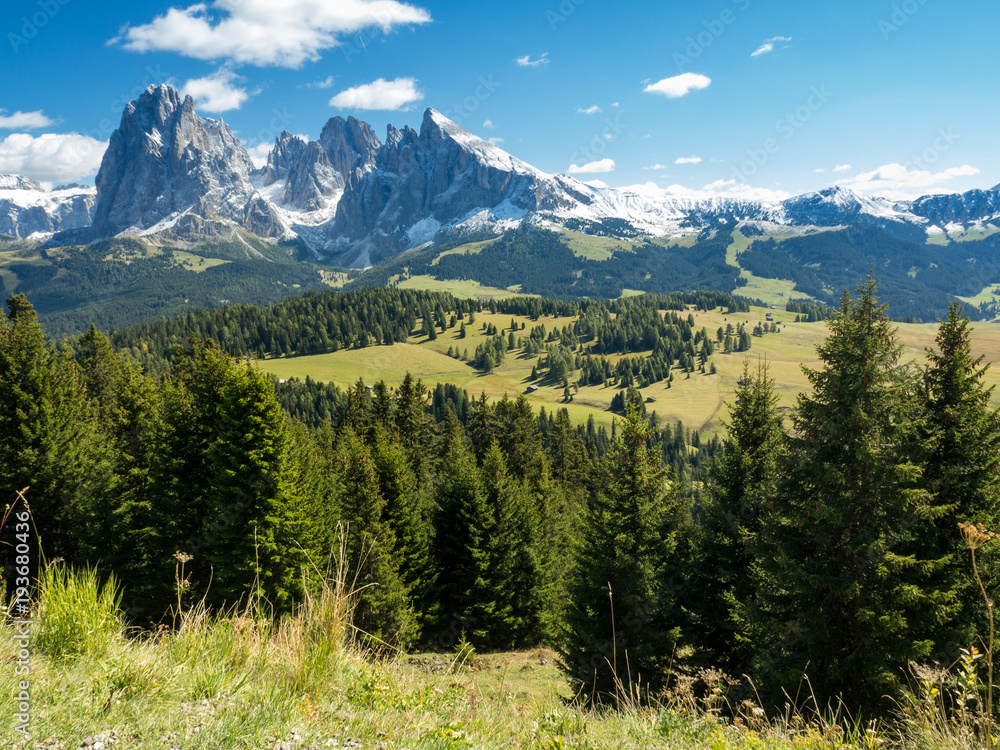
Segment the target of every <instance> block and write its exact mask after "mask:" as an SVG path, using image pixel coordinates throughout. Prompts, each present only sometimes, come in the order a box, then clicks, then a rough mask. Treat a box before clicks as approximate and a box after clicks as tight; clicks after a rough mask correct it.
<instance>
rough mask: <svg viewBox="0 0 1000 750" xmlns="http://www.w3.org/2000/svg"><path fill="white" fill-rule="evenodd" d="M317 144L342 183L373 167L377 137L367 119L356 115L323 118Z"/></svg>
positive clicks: (377, 148) (376, 151)
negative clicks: (365, 120) (342, 179)
mask: <svg viewBox="0 0 1000 750" xmlns="http://www.w3.org/2000/svg"><path fill="white" fill-rule="evenodd" d="M319 143H320V145H321V146H322V147H323V150H324V151H325V152H326V155H327V156H328V157H329V159H330V164H331V165H333V168H334V169H335V170H336V171H337V172H339V173H340V175H341V176H342V177H343V178H344V181H345V182H348V181H350V180H351V179H352V177H354V178H355V179H357V178H359V177H360V176H361V175H362V174H364V173H365V172H367V171H369V170H371V169H372V168H374V166H375V156H376V154H377V153H378V150H379V147H380V146H381V145H382V144H381V143H379V140H378V136H376V135H375V131H374V130H372V126H371V125H369V124H368V123H367V122H362V121H361V120H359V119H358V118H357V117H348V118H347V119H346V120H345V119H344V118H342V117H334V118H331V119H330V120H328V121H327V123H326V125H324V126H323V132H322V133H320V136H319Z"/></svg>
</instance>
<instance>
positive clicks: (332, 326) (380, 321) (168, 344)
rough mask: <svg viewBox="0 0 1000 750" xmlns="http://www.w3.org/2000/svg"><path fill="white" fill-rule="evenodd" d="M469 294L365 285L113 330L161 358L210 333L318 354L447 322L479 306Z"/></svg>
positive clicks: (238, 347)
mask: <svg viewBox="0 0 1000 750" xmlns="http://www.w3.org/2000/svg"><path fill="white" fill-rule="evenodd" d="M481 309H482V308H481V305H480V303H478V302H475V301H473V300H462V299H458V298H456V297H453V296H451V295H450V294H442V293H439V292H423V291H415V290H403V289H363V290H360V291H356V292H351V293H349V294H341V293H339V292H307V293H306V294H303V295H302V296H300V297H291V298H288V299H284V300H282V301H281V302H277V303H275V304H273V305H269V306H266V307H261V306H257V305H226V306H224V307H217V308H210V309H203V310H192V311H190V312H188V313H187V315H183V316H178V317H174V318H164V319H161V320H158V321H155V322H151V323H143V324H140V325H137V326H132V327H130V328H126V329H123V330H120V331H115V332H113V333H112V334H111V336H110V338H111V342H112V344H113V345H114V347H115V348H116V349H125V350H128V351H129V352H130V353H131V354H132V356H133V357H134V358H135V359H136V360H137V361H142V362H144V363H147V364H149V365H156V364H157V363H159V364H160V365H162V362H163V359H164V358H165V357H166V356H167V354H168V353H169V352H170V351H171V350H172V349H173V348H174V347H175V346H179V345H180V346H183V345H185V344H186V343H187V342H188V341H190V340H191V339H195V338H200V339H210V340H212V341H214V342H215V343H216V344H217V345H218V346H219V348H220V349H221V350H222V351H224V352H225V353H227V354H229V355H230V356H233V357H254V356H256V357H260V358H264V357H268V356H272V357H280V356H286V355H302V354H323V353H326V352H335V351H338V350H340V349H351V348H362V347H366V346H377V345H380V344H392V343H395V342H397V341H406V339H407V338H408V337H409V336H410V334H411V333H412V332H413V331H414V329H415V326H416V323H417V319H418V317H420V316H426V317H425V322H429V321H431V320H434V318H435V314H436V317H437V321H440V324H439V325H440V327H441V328H442V329H443V328H444V327H445V324H444V321H443V318H444V316H445V311H447V312H448V313H449V314H450V313H453V312H458V313H460V314H466V313H471V312H474V311H478V310H481Z"/></svg>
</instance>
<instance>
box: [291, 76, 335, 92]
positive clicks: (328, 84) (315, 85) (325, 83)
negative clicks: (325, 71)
mask: <svg viewBox="0 0 1000 750" xmlns="http://www.w3.org/2000/svg"><path fill="white" fill-rule="evenodd" d="M332 87H333V76H327V77H326V78H324V79H323V80H322V81H313V82H312V83H300V84H299V85H298V88H300V89H328V88H332Z"/></svg>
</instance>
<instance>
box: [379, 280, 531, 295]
mask: <svg viewBox="0 0 1000 750" xmlns="http://www.w3.org/2000/svg"><path fill="white" fill-rule="evenodd" d="M397 286H398V287H399V288H400V289H425V290H427V291H429V292H447V293H449V294H452V295H454V296H456V297H460V298H462V299H482V300H491V299H506V298H507V297H523V296H535V295H522V294H521V293H520V292H512V291H510V290H509V289H498V288H496V287H492V286H483V285H482V284H480V283H479V282H478V281H469V280H467V279H443V280H439V279H435V278H434V277H433V276H429V275H423V276H411V277H410V278H408V279H404V280H402V281H400V282H399V284H397Z"/></svg>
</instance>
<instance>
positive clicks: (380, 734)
mask: <svg viewBox="0 0 1000 750" xmlns="http://www.w3.org/2000/svg"><path fill="white" fill-rule="evenodd" d="M301 631H302V627H301V622H300V623H299V624H298V626H296V625H295V624H292V625H287V624H286V625H284V626H280V627H279V626H271V625H269V624H268V623H266V622H265V621H262V620H256V619H254V618H249V619H248V618H239V617H236V618H230V619H222V620H215V621H210V620H204V621H202V622H192V623H188V625H187V626H186V627H185V628H182V629H181V630H180V631H178V632H176V633H170V634H161V635H159V636H157V637H146V638H124V637H123V638H119V639H116V640H115V642H113V643H111V644H109V645H108V646H107V647H105V648H102V649H100V650H97V651H93V652H88V653H83V654H80V655H78V656H76V657H72V658H71V657H61V658H54V657H49V656H45V655H43V654H35V655H33V657H34V658H33V665H32V674H31V701H32V703H31V708H32V720H31V737H30V738H28V739H25V738H23V737H22V736H21V735H20V734H19V733H17V732H14V731H13V728H12V725H11V724H9V723H8V724H7V726H6V727H5V736H4V737H3V745H4V746H5V747H11V748H77V747H81V746H95V745H94V743H98V742H99V743H103V744H104V746H106V747H108V746H110V747H115V746H117V747H121V748H164V749H168V748H263V749H266V750H271V749H272V748H279V749H280V750H283V749H284V748H326V747H365V748H386V749H388V748H472V747H475V748H537V749H543V748H546V749H551V750H556V749H559V748H626V747H634V748H647V747H648V748H691V749H692V750H694V749H700V748H706V749H711V750H725V749H727V748H747V749H749V748H758V749H761V750H764V749H767V748H775V749H779V748H781V749H783V748H841V747H843V748H848V747H865V746H868V745H866V744H858V741H859V739H860V740H863V741H864V742H867V741H868V740H869V739H870V740H872V743H874V741H875V740H878V741H879V744H884V743H885V741H886V739H887V736H886V735H884V734H882V735H879V736H876V735H874V734H873V735H871V737H868V738H867V739H866V736H865V734H864V731H863V730H862V733H861V734H860V735H858V736H855V737H853V738H852V737H851V736H850V735H851V733H850V732H848V733H846V734H845V732H844V731H843V730H842V729H841V728H840V727H834V726H832V725H829V726H826V727H823V726H820V725H813V726H809V725H806V724H802V725H799V726H796V727H794V728H793V727H792V726H784V727H781V728H776V727H774V726H766V725H763V724H761V725H758V726H757V727H751V726H749V725H747V724H746V723H739V722H738V723H735V724H734V723H730V722H727V721H723V720H721V719H719V718H717V717H716V716H715V715H714V714H712V713H711V712H705V711H698V710H696V707H695V706H694V705H693V704H692V706H679V705H678V706H674V707H669V706H661V707H656V708H653V707H646V708H633V709H630V710H623V711H619V712H604V713H596V712H593V711H588V710H583V709H580V708H577V707H573V706H572V705H569V704H568V703H567V701H566V697H567V689H566V685H565V684H564V682H563V681H562V679H561V676H560V673H559V672H558V670H557V669H556V667H555V666H554V661H555V657H554V654H553V653H552V652H550V651H547V650H545V649H536V650H533V651H528V652H522V653H513V654H494V655H488V656H473V657H472V658H471V659H469V660H468V661H464V662H460V661H458V660H456V658H455V657H454V656H453V655H451V654H445V655H440V654H426V655H413V656H398V657H394V658H391V659H387V660H381V661H377V660H372V659H368V660H366V659H364V658H362V656H360V655H359V654H358V653H357V652H356V651H353V650H351V649H348V648H343V647H340V646H337V645H335V644H331V643H328V644H326V646H325V647H324V645H323V644H321V643H317V642H312V643H310V642H309V639H308V638H303V635H302V632H301ZM15 653H16V646H15V644H14V642H13V640H12V631H11V629H10V628H4V629H3V635H2V649H0V654H2V657H3V660H4V662H5V663H6V664H8V665H11V664H12V662H13V660H14V658H15V656H14V655H15ZM16 687H17V686H16V684H15V680H14V678H13V668H12V667H11V666H8V668H7V669H6V670H5V673H4V675H3V678H2V679H0V690H2V691H3V693H4V694H5V695H8V696H13V695H15V694H16V692H17V690H16ZM88 743H89V744H88ZM870 746H871V747H875V746H876V745H875V744H870ZM903 746H905V745H903ZM910 746H913V745H910ZM925 746H928V747H933V746H934V745H925ZM944 746H953V745H941V747H944Z"/></svg>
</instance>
